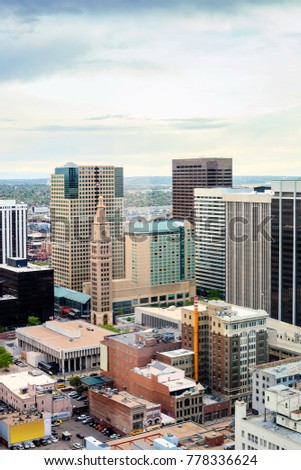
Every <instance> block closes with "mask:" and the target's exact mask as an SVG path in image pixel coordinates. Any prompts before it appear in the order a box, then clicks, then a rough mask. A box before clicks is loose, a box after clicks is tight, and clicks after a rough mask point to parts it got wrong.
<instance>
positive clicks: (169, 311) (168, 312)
mask: <svg viewBox="0 0 301 470" xmlns="http://www.w3.org/2000/svg"><path fill="white" fill-rule="evenodd" d="M136 310H137V311H139V313H146V314H147V315H155V316H158V317H162V318H166V319H167V320H176V321H178V322H180V321H181V313H182V308H181V307H175V306H174V305H171V306H170V307H167V308H161V307H136V308H135V312H136Z"/></svg>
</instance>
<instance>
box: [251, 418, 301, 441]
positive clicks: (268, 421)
mask: <svg viewBox="0 0 301 470" xmlns="http://www.w3.org/2000/svg"><path fill="white" fill-rule="evenodd" d="M246 419H247V421H248V422H250V423H252V424H255V425H256V426H259V427H261V428H264V429H267V430H269V431H271V432H273V433H274V434H279V435H280V436H281V437H282V438H284V439H289V440H291V441H293V442H295V443H297V444H301V434H300V433H299V432H296V431H293V430H290V429H288V428H285V427H283V426H280V425H278V424H277V425H276V424H275V422H274V420H273V415H272V414H270V413H267V415H266V418H265V417H264V415H260V416H255V415H252V416H251V417H247V418H246Z"/></svg>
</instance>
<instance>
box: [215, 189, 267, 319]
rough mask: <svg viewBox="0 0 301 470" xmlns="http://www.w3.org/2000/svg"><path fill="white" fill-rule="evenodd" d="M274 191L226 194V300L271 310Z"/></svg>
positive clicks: (244, 305) (253, 307)
mask: <svg viewBox="0 0 301 470" xmlns="http://www.w3.org/2000/svg"><path fill="white" fill-rule="evenodd" d="M271 200H272V194H271V192H265V193H256V192H253V193H251V194H245V193H241V194H236V193H226V194H225V195H224V202H225V205H226V301H227V302H229V303H231V304H234V305H241V306H243V307H248V308H252V309H263V310H266V311H267V312H268V313H270V311H271Z"/></svg>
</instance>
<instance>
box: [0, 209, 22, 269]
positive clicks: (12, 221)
mask: <svg viewBox="0 0 301 470" xmlns="http://www.w3.org/2000/svg"><path fill="white" fill-rule="evenodd" d="M14 257H17V258H27V205H26V204H17V203H16V201H14V200H1V201H0V264H3V263H4V264H5V263H6V262H7V258H14Z"/></svg>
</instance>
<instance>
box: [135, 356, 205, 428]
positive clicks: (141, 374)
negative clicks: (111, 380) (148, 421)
mask: <svg viewBox="0 0 301 470" xmlns="http://www.w3.org/2000/svg"><path fill="white" fill-rule="evenodd" d="M129 375H130V386H129V390H130V391H131V393H133V394H134V395H136V396H143V398H145V399H147V400H151V401H154V402H158V403H161V405H162V411H163V413H166V414H168V415H169V416H172V417H173V418H175V419H176V421H177V422H180V421H188V420H193V421H196V422H197V423H201V422H202V421H203V393H204V388H203V387H202V385H200V384H196V382H195V381H194V380H191V379H188V378H186V377H185V372H184V371H183V370H181V369H177V368H176V367H171V366H167V365H166V364H163V363H162V362H159V361H153V362H152V363H151V364H149V365H148V366H147V367H144V368H138V367H136V368H135V369H133V370H131V371H130V374H129Z"/></svg>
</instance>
